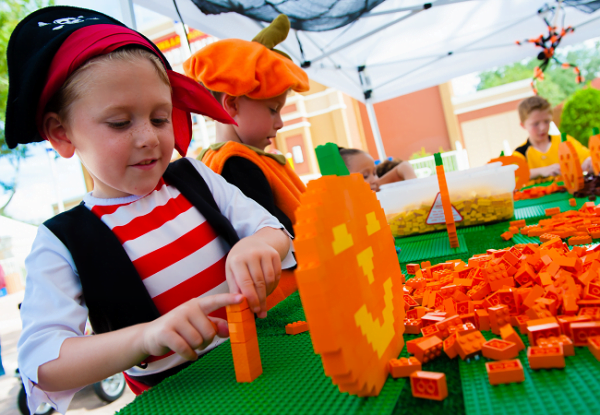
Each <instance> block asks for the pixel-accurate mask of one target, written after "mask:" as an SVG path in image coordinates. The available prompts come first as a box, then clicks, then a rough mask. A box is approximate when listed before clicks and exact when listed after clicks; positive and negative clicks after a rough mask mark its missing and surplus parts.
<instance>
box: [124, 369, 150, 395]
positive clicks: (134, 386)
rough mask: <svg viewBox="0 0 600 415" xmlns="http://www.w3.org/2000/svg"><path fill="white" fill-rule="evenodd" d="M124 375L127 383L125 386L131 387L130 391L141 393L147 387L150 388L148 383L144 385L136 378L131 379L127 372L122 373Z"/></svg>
mask: <svg viewBox="0 0 600 415" xmlns="http://www.w3.org/2000/svg"><path fill="white" fill-rule="evenodd" d="M123 374H124V375H125V382H126V383H127V386H129V389H131V392H133V393H135V394H136V395H141V394H142V392H145V391H147V390H148V389H150V386H148V385H144V384H143V383H141V382H138V381H137V380H133V379H131V378H130V377H129V376H128V375H127V373H123Z"/></svg>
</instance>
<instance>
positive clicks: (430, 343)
mask: <svg viewBox="0 0 600 415" xmlns="http://www.w3.org/2000/svg"><path fill="white" fill-rule="evenodd" d="M441 354H442V341H441V340H440V338H439V337H436V336H432V337H427V338H426V339H425V340H424V341H422V342H420V343H417V345H416V350H415V353H414V355H415V357H416V358H417V359H419V361H420V362H421V363H427V362H429V361H430V360H433V359H435V358H436V357H438V356H439V355H441Z"/></svg>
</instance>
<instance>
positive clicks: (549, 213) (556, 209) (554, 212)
mask: <svg viewBox="0 0 600 415" xmlns="http://www.w3.org/2000/svg"><path fill="white" fill-rule="evenodd" d="M559 213H560V208H559V207H553V208H548V209H546V210H544V214H545V215H546V216H554V215H557V214H559Z"/></svg>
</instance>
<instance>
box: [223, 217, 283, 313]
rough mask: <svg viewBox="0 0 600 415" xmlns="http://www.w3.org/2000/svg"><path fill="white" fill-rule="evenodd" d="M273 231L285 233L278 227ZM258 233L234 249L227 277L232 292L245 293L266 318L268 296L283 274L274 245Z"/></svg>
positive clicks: (256, 309) (228, 263) (226, 267)
mask: <svg viewBox="0 0 600 415" xmlns="http://www.w3.org/2000/svg"><path fill="white" fill-rule="evenodd" d="M263 230H265V231H266V230H267V228H265V229H261V231H263ZM261 231H259V232H261ZM269 232H277V233H279V234H282V235H283V233H282V232H281V231H279V230H275V229H270V230H269ZM257 235H258V232H257V233H256V234H255V235H253V236H250V237H248V238H244V239H242V240H241V241H239V242H238V243H237V244H235V245H234V246H233V248H231V251H229V255H228V256H227V262H226V264H225V276H226V278H227V284H228V285H229V291H230V292H232V293H238V292H241V293H242V294H243V295H244V297H246V299H247V300H248V305H249V306H250V309H251V310H252V311H253V312H254V313H256V314H258V317H260V318H264V317H266V315H267V295H269V294H271V292H273V290H275V288H276V287H277V284H278V283H279V278H280V277H281V257H280V254H279V252H278V251H277V250H276V249H275V248H274V247H273V246H271V245H270V244H268V243H267V242H265V241H264V240H263V238H260V237H256V236H257ZM285 238H286V239H287V236H285Z"/></svg>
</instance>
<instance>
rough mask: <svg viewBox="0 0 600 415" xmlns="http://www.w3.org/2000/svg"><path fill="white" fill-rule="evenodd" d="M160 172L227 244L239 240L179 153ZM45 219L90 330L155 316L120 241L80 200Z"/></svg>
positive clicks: (146, 293) (207, 189) (105, 329)
mask: <svg viewBox="0 0 600 415" xmlns="http://www.w3.org/2000/svg"><path fill="white" fill-rule="evenodd" d="M163 178H164V180H165V182H166V183H168V184H169V185H172V186H175V187H176V188H177V189H178V190H179V191H180V192H181V194H182V195H183V196H184V197H185V198H186V199H187V200H189V201H190V203H192V204H193V205H194V206H195V207H196V208H197V209H198V210H199V211H200V213H201V214H202V215H203V216H204V217H205V218H206V220H207V221H208V223H210V225H211V226H212V227H213V229H214V230H215V232H216V233H217V234H218V235H219V236H221V237H222V238H223V239H225V240H226V241H227V243H229V245H230V246H233V245H235V243H236V242H238V241H239V237H238V235H237V233H236V232H235V230H234V228H233V226H232V225H231V223H230V222H229V220H228V219H227V218H226V217H225V216H223V215H222V214H221V211H220V210H219V207H218V206H217V203H216V202H215V199H214V198H213V196H212V193H211V192H210V189H209V188H208V185H207V184H206V182H205V181H204V179H203V178H202V176H200V174H199V173H198V171H197V170H196V168H195V167H194V166H193V165H192V164H191V163H190V162H189V160H187V159H185V158H183V159H180V160H177V161H176V162H174V163H171V164H170V165H169V167H168V168H167V171H166V172H165V174H164V176H163ZM44 225H45V226H46V227H47V228H48V229H50V231H52V233H53V234H54V235H56V237H57V238H58V239H60V241H61V242H62V243H63V244H64V245H65V246H66V247H67V249H68V250H69V252H70V253H71V255H72V257H73V262H74V263H75V266H76V267H77V270H78V272H79V279H80V280H81V287H82V291H83V298H84V300H85V303H86V305H87V307H88V309H89V318H90V323H91V324H92V328H93V329H94V332H96V333H106V332H109V331H113V330H118V329H121V328H124V327H129V326H133V325H135V324H140V323H146V322H149V321H152V320H154V319H156V318H158V317H160V313H159V312H158V310H157V308H156V306H155V305H154V303H153V302H152V298H150V295H149V294H148V292H147V291H146V287H145V286H144V283H143V282H142V280H141V278H140V276H139V274H138V273H137V271H136V269H135V267H134V266H133V263H132V262H131V260H130V259H129V257H128V256H127V253H126V252H125V250H124V249H123V246H122V245H121V242H119V240H118V239H117V237H116V236H115V234H114V233H113V232H112V231H111V230H110V229H109V227H108V226H106V224H104V222H102V221H101V220H100V219H99V218H98V217H97V216H96V215H94V214H93V213H92V212H91V211H90V210H89V209H88V208H87V207H85V206H84V205H83V203H82V204H81V205H79V206H77V207H75V208H73V209H71V210H69V211H67V212H64V213H61V214H59V215H57V216H55V217H53V218H52V219H49V220H48V221H46V222H44Z"/></svg>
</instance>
